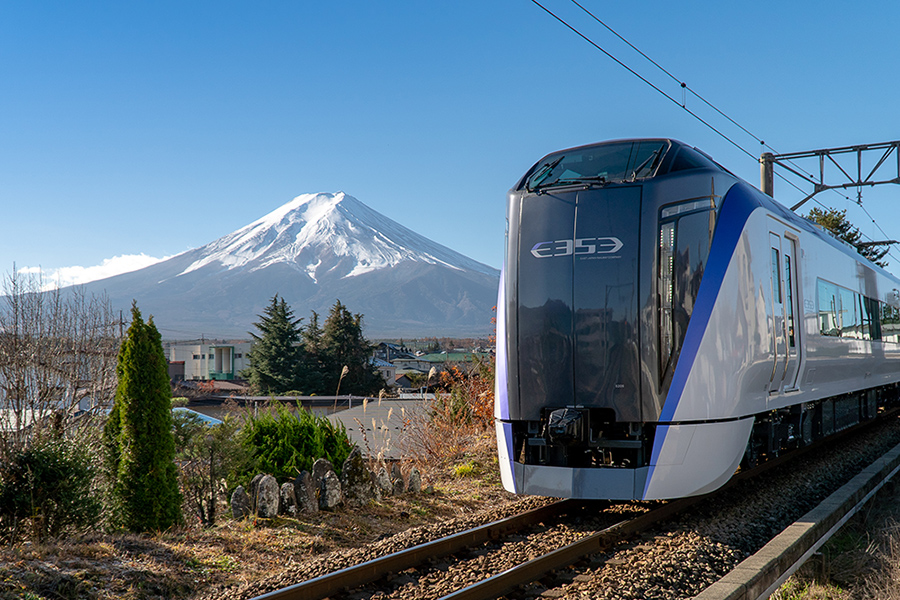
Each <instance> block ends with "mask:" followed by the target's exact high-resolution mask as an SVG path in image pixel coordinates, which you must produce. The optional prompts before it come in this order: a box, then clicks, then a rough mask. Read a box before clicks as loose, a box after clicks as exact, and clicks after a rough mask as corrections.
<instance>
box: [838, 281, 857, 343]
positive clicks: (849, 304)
mask: <svg viewBox="0 0 900 600" xmlns="http://www.w3.org/2000/svg"><path fill="white" fill-rule="evenodd" d="M838 291H839V293H840V296H841V308H840V310H841V319H840V323H841V337H846V338H853V339H857V340H861V339H862V333H861V332H860V322H859V311H858V310H857V307H858V304H859V303H858V302H857V301H856V294H854V293H853V292H851V291H850V290H848V289H846V288H838Z"/></svg>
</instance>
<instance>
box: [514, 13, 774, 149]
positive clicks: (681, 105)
mask: <svg viewBox="0 0 900 600" xmlns="http://www.w3.org/2000/svg"><path fill="white" fill-rule="evenodd" d="M531 1H532V2H533V3H534V4H536V5H537V6H538V7H540V8H541V9H542V10H543V11H544V12H546V13H547V14H548V15H550V16H551V17H553V18H554V19H556V20H557V21H559V22H560V23H562V24H563V25H564V26H566V27H567V28H568V29H570V30H571V31H572V32H573V33H574V34H575V35H577V36H578V37H580V38H581V39H583V40H584V41H586V42H587V43H588V44H590V45H591V46H593V47H594V48H596V49H597V50H599V51H600V52H602V53H603V54H605V55H606V56H608V57H609V58H610V59H612V60H613V61H615V62H616V64H618V65H619V66H621V67H622V68H624V69H625V70H627V71H628V72H629V73H631V74H632V75H634V76H635V77H637V78H638V79H640V80H641V81H643V82H644V83H646V84H647V85H649V86H650V87H652V88H653V89H654V90H656V91H657V92H659V93H660V94H662V95H663V96H665V97H666V98H668V99H669V100H670V101H672V102H673V103H674V104H676V105H678V106H680V107H681V108H682V110H684V111H686V112H687V113H688V114H690V115H691V116H692V117H694V118H695V119H697V120H698V121H700V122H701V123H703V124H704V125H706V126H707V127H708V128H709V129H711V130H712V131H714V132H715V133H717V134H718V135H719V136H720V137H721V138H722V139H724V140H726V141H727V142H728V143H730V144H731V145H733V146H734V147H735V148H737V149H738V150H740V151H741V152H743V153H744V154H746V155H747V156H749V157H750V158H752V159H753V160H758V159H757V158H756V155H755V154H753V153H752V152H750V151H749V150H747V149H746V148H744V147H743V146H741V145H740V144H739V143H737V142H736V141H734V140H733V139H731V138H730V137H728V136H727V135H725V133H723V132H722V131H719V130H718V129H716V127H715V126H714V125H712V124H711V123H709V122H707V121H706V120H704V119H703V118H702V117H701V116H700V115H698V114H697V113H695V112H693V111H692V110H691V109H689V108H687V107H686V106H684V105H683V104H681V103H680V102H678V100H677V99H676V98H673V97H672V96H671V95H669V94H667V93H666V92H665V91H663V90H662V89H661V88H659V87H658V86H656V85H655V84H654V83H653V82H651V81H650V80H649V79H647V78H646V77H644V76H642V75H641V74H640V73H638V72H637V71H635V70H634V69H632V68H631V67H629V66H628V65H626V64H625V63H624V62H622V61H621V60H619V59H618V58H616V57H615V56H613V55H612V54H611V53H609V52H608V51H606V50H605V49H604V48H603V47H602V46H600V45H599V44H598V43H597V42H595V41H594V40H592V39H591V38H589V37H588V36H586V35H585V34H583V33H581V31H579V30H578V29H576V28H575V27H574V26H572V25H570V24H569V23H568V22H567V21H566V20H565V19H563V18H562V17H560V16H559V15H557V14H556V13H554V12H553V11H552V10H550V9H549V8H547V7H546V6H544V5H543V4H541V3H540V2H538V0H531Z"/></svg>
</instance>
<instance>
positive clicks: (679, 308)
mask: <svg viewBox="0 0 900 600" xmlns="http://www.w3.org/2000/svg"><path fill="white" fill-rule="evenodd" d="M705 206H706V210H695V211H694V212H690V213H681V212H679V211H674V212H670V213H668V214H673V215H677V216H676V218H674V219H671V220H666V221H663V222H662V223H661V225H660V230H659V231H660V234H659V272H658V282H657V289H658V294H659V358H660V370H659V374H660V381H662V380H663V379H664V377H665V375H666V372H667V369H668V368H670V367H673V366H674V362H675V360H676V359H677V356H678V352H679V350H680V348H681V343H682V341H683V340H684V336H685V333H686V332H687V326H688V322H689V321H690V318H691V314H692V313H693V310H694V303H695V301H696V300H697V293H698V292H699V290H700V280H701V278H702V276H703V270H704V268H705V267H706V261H707V259H708V258H709V246H710V241H711V240H712V234H713V231H714V230H715V218H716V213H715V211H714V210H713V209H712V204H710V203H709V202H708V201H707V202H706V203H705ZM670 208H671V207H668V208H666V209H663V213H661V214H667V213H665V211H666V210H669V209H670ZM697 208H700V206H699V205H698V206H697Z"/></svg>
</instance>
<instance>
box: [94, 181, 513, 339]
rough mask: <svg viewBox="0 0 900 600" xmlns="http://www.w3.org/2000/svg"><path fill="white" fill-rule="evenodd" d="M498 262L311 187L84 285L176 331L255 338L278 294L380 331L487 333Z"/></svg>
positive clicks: (376, 334)
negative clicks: (196, 242)
mask: <svg viewBox="0 0 900 600" xmlns="http://www.w3.org/2000/svg"><path fill="white" fill-rule="evenodd" d="M498 282H499V271H497V270H496V269H492V268H491V267H488V266H487V265H484V264H481V263H479V262H477V261H474V260H472V259H470V258H468V257H466V256H463V255H462V254H460V253H458V252H455V251H454V250H451V249H449V248H447V247H445V246H442V245H440V244H438V243H436V242H433V241H431V240H429V239H428V238H426V237H424V236H422V235H420V234H418V233H415V232H414V231H411V230H410V229H407V228H406V227H404V226H402V225H400V224H399V223H396V222H395V221H393V220H391V219H389V218H387V217H385V216H384V215H382V214H380V213H378V212H376V211H374V210H372V209H371V208H369V207H368V206H366V205H365V204H363V203H362V202H360V201H359V200H357V199H356V198H353V197H352V196H349V195H347V194H344V193H343V192H338V193H321V194H304V195H302V196H298V197H297V198H295V199H293V200H292V201H290V202H288V203H287V204H285V205H283V206H281V207H279V208H278V209H276V210H274V211H272V212H271V213H269V214H268V215H266V216H264V217H262V218H261V219H258V220H256V221H254V222H253V223H250V224H249V225H247V226H245V227H242V228H240V229H238V230H237V231H235V232H233V233H230V234H228V235H225V236H223V237H221V238H219V239H217V240H215V241H213V242H211V243H209V244H206V245H205V246H201V247H199V248H195V249H193V250H189V251H187V252H184V253H182V254H179V255H178V256H175V257H172V258H170V259H168V260H164V261H161V262H159V263H156V264H154V265H151V266H148V267H145V268H143V269H140V270H137V271H133V272H130V273H124V274H121V275H117V276H115V277H110V278H107V279H103V280H99V281H94V282H91V283H88V284H86V285H85V288H86V289H87V290H88V291H89V292H96V293H105V294H106V295H107V296H108V298H109V299H110V300H111V302H112V303H113V305H114V306H115V307H116V308H121V309H123V310H127V309H128V308H129V307H130V306H131V302H132V299H135V300H137V302H138V305H139V306H140V308H141V310H142V312H143V313H144V314H145V315H148V314H150V315H153V316H154V319H155V322H156V323H157V324H158V326H159V327H160V329H161V331H162V333H163V335H164V336H166V337H168V338H179V337H180V338H188V337H199V335H200V334H203V335H205V336H207V337H216V336H217V337H247V332H250V331H255V328H254V326H253V322H254V321H255V320H256V319H257V315H259V314H261V313H262V311H263V309H264V308H265V306H266V305H267V304H268V303H269V300H270V299H271V298H272V296H274V295H275V294H278V295H279V296H280V297H282V298H284V299H285V300H286V301H287V302H288V303H289V304H290V305H291V306H292V307H293V309H294V313H295V315H297V316H298V317H304V318H306V317H308V316H309V314H310V311H316V312H317V313H319V314H320V315H322V318H324V317H325V316H327V314H328V310H329V309H330V307H331V306H332V305H333V304H334V302H335V300H338V299H339V300H341V302H343V303H344V304H345V305H346V306H347V307H348V308H349V309H350V310H351V311H353V312H355V313H362V314H363V315H364V316H365V319H364V325H365V333H366V335H367V336H368V337H370V338H372V339H377V338H389V337H404V336H405V337H413V336H433V335H446V336H457V337H462V336H470V335H488V334H490V333H491V331H492V325H491V317H492V316H493V313H492V307H493V305H494V304H496V298H497V285H498Z"/></svg>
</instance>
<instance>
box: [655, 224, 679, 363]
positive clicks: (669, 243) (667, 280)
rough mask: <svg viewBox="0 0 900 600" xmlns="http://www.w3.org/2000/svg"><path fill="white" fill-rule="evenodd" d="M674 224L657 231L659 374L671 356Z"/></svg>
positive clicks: (672, 344)
mask: <svg viewBox="0 0 900 600" xmlns="http://www.w3.org/2000/svg"><path fill="white" fill-rule="evenodd" d="M674 271H675V223H674V222H670V223H664V224H663V225H662V226H661V227H660V229H659V281H658V283H657V288H658V290H659V359H660V362H659V372H660V375H662V374H663V373H665V371H666V366H667V365H668V364H669V358H671V356H672V348H673V346H674V343H673V339H672V337H673V334H674V327H673V326H672V316H673V315H672V308H673V303H674V300H675V277H674Z"/></svg>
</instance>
